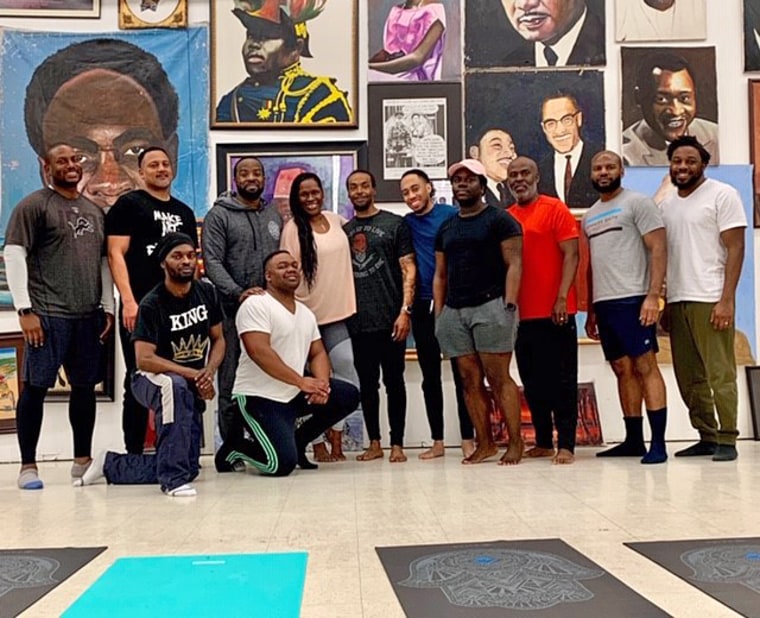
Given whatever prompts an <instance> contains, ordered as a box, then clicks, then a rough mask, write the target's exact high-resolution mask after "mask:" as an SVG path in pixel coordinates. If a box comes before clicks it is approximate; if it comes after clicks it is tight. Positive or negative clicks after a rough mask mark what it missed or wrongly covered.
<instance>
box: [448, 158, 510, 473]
mask: <svg viewBox="0 0 760 618" xmlns="http://www.w3.org/2000/svg"><path fill="white" fill-rule="evenodd" d="M448 172H449V178H450V179H451V186H452V189H453V193H454V197H455V198H456V200H457V202H458V203H459V206H460V211H459V213H458V214H457V215H456V216H455V217H451V218H450V219H448V220H447V221H446V222H444V223H443V225H441V227H440V229H439V231H438V235H437V237H436V241H435V275H434V278H433V301H434V305H435V314H436V325H435V331H436V337H437V338H438V342H439V343H440V344H441V350H442V352H443V354H444V355H445V356H447V357H450V358H455V359H456V363H457V368H458V369H459V373H460V375H461V376H462V383H463V386H464V396H465V401H466V402H467V409H468V411H469V412H470V417H471V418H472V422H473V425H475V431H476V435H477V440H478V447H477V448H476V449H475V452H474V453H472V454H471V455H470V456H469V457H465V459H464V460H463V461H462V463H464V464H476V463H481V462H482V461H485V460H486V459H488V458H490V457H493V456H494V455H496V454H497V453H498V450H499V449H498V447H497V446H496V443H495V442H494V439H493V435H492V433H491V423H490V409H491V405H490V401H489V397H488V393H487V391H486V390H485V387H484V378H485V379H487V380H488V384H489V385H490V387H491V391H492V393H493V397H494V399H495V401H496V403H497V405H498V406H499V407H500V408H501V410H502V411H503V412H504V415H505V417H506V420H507V429H508V431H509V447H508V448H507V451H506V453H505V454H504V455H503V456H502V458H501V461H500V463H501V464H506V465H513V464H517V463H519V462H520V460H521V459H522V455H523V440H522V436H521V435H520V395H519V392H518V390H517V385H516V384H515V382H514V380H513V379H512V378H511V377H510V375H509V364H510V361H511V359H512V350H513V349H514V344H515V334H516V330H517V305H516V303H517V294H518V292H519V288H520V276H521V273H522V229H521V228H520V224H519V223H517V221H515V219H514V218H513V217H512V216H511V215H510V214H508V213H507V212H505V211H502V210H499V209H497V208H494V207H493V206H488V205H486V204H485V203H484V202H483V195H484V194H485V190H486V187H487V186H488V185H487V183H488V180H487V178H486V170H485V168H484V167H483V165H482V164H481V163H480V161H477V160H475V159H464V160H462V161H460V162H458V163H454V164H453V165H452V166H451V167H450V168H449V170H448ZM484 265H488V266H489V267H488V268H485V267H484Z"/></svg>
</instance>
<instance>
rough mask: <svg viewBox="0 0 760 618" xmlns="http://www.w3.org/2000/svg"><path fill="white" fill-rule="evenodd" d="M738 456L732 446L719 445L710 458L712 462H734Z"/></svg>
mask: <svg viewBox="0 0 760 618" xmlns="http://www.w3.org/2000/svg"><path fill="white" fill-rule="evenodd" d="M738 456H739V453H737V452H736V447H735V446H734V445H733V444H719V445H718V448H716V449H715V454H714V455H713V457H712V460H713V461H734V460H735V459H736V458H737V457H738Z"/></svg>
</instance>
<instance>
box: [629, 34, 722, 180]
mask: <svg viewBox="0 0 760 618" xmlns="http://www.w3.org/2000/svg"><path fill="white" fill-rule="evenodd" d="M621 55H622V58H621V68H622V75H623V79H622V81H621V83H622V90H623V92H622V96H621V99H622V116H623V136H622V147H621V154H622V155H623V162H624V163H625V164H626V165H634V166H635V165H640V166H652V165H667V164H668V157H667V147H668V143H670V142H671V141H673V140H674V139H675V138H677V137H680V136H682V135H693V136H694V137H696V138H697V139H698V140H699V142H700V143H701V144H702V145H703V146H704V147H705V148H706V149H707V151H708V152H709V153H710V155H711V159H710V163H711V164H714V165H717V164H718V163H719V162H720V148H719V139H718V98H717V96H716V85H715V84H716V80H715V48H714V47H650V48H646V47H623V48H622V50H621Z"/></svg>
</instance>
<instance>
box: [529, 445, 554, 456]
mask: <svg viewBox="0 0 760 618" xmlns="http://www.w3.org/2000/svg"><path fill="white" fill-rule="evenodd" d="M523 456H524V457H534V458H535V457H554V449H553V448H542V447H540V446H534V447H533V448H529V449H528V450H527V451H525V452H524V453H523Z"/></svg>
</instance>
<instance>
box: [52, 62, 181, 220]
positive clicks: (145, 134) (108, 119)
mask: <svg viewBox="0 0 760 618" xmlns="http://www.w3.org/2000/svg"><path fill="white" fill-rule="evenodd" d="M42 133H43V140H44V143H45V146H46V147H47V146H49V145H51V144H54V143H56V142H65V143H68V144H71V145H72V146H74V147H75V148H76V149H77V150H78V151H79V152H80V153H81V155H82V171H83V175H82V180H81V181H80V185H79V189H80V191H81V192H82V194H83V195H84V196H85V197H87V198H88V199H89V200H91V201H92V202H94V203H95V204H97V205H98V206H100V207H101V208H108V207H110V206H113V205H114V203H115V202H116V200H117V199H118V198H119V196H121V195H123V194H124V193H126V192H128V191H132V190H133V189H136V188H141V187H142V182H141V179H140V175H139V173H138V169H137V156H138V155H139V154H140V151H141V150H143V149H144V148H146V147H147V146H151V145H159V146H160V145H163V146H170V145H169V144H166V143H165V142H166V140H165V139H164V136H163V132H162V129H161V123H160V121H159V115H158V111H157V109H156V104H155V102H154V101H153V99H152V98H151V97H150V95H149V94H148V93H147V92H146V91H145V89H144V88H142V87H141V86H140V85H139V84H138V83H137V82H136V81H135V80H133V79H132V78H131V77H128V76H126V75H122V74H120V73H117V72H115V71H111V70H108V69H102V68H96V69H92V70H90V71H85V72H84V73H80V74H79V75H77V76H76V77H73V78H72V79H70V80H69V81H67V82H65V83H64V84H63V85H62V86H61V88H60V89H59V90H58V91H57V92H56V94H55V96H54V97H53V99H52V100H51V102H50V105H49V107H48V109H47V112H46V114H45V116H44V118H43V121H42ZM172 158H175V153H174V152H172Z"/></svg>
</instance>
